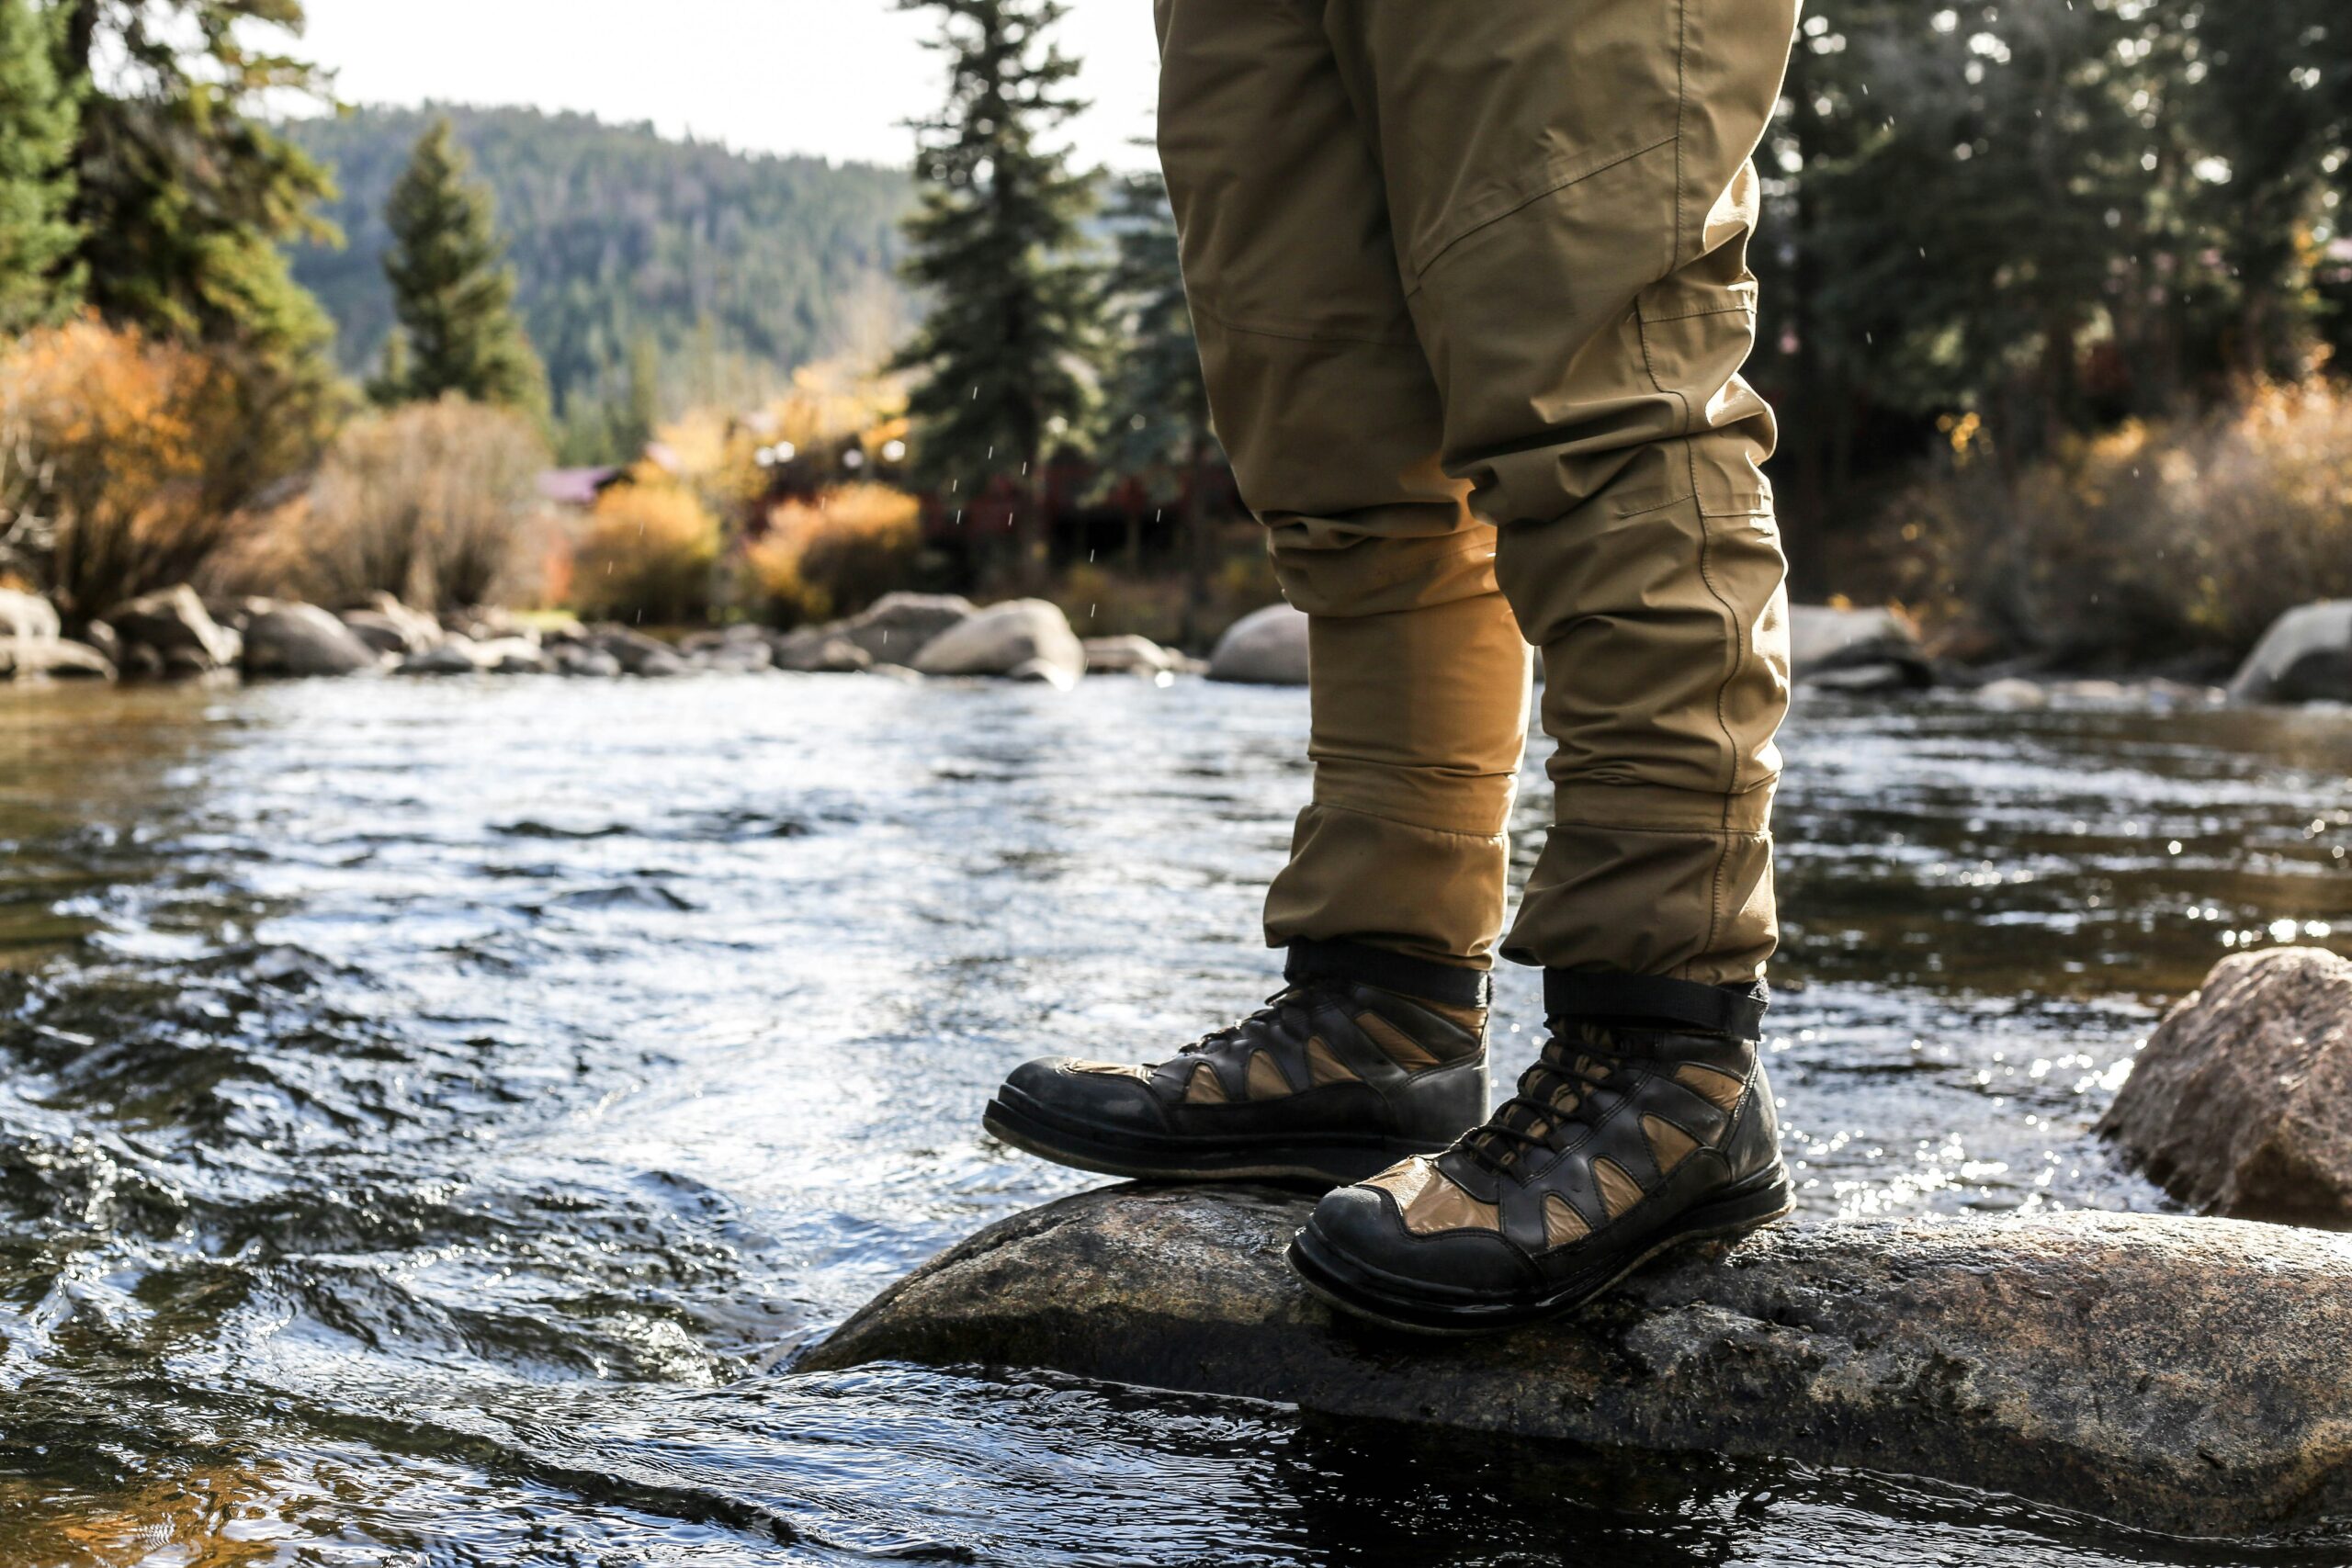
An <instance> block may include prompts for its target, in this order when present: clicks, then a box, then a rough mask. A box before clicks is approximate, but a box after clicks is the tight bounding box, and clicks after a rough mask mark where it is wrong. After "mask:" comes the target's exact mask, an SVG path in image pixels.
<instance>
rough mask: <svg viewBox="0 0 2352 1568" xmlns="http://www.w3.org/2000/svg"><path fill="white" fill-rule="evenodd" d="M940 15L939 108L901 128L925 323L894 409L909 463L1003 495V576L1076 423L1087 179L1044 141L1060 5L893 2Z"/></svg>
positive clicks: (1081, 389)
mask: <svg viewBox="0 0 2352 1568" xmlns="http://www.w3.org/2000/svg"><path fill="white" fill-rule="evenodd" d="M899 7H900V9H902V10H935V11H937V12H939V13H940V20H941V28H942V30H941V36H940V38H939V39H937V40H936V42H935V43H934V45H933V47H934V48H937V49H939V50H940V51H942V52H944V53H945V54H946V55H947V57H948V61H949V83H948V92H947V104H946V107H945V108H944V110H943V111H942V113H941V114H940V115H939V117H938V118H933V119H930V120H924V121H921V122H918V123H917V126H916V131H917V137H918V141H917V151H916V154H915V174H916V176H917V178H918V179H919V180H920V181H922V186H923V191H922V207H921V209H920V210H919V211H917V213H916V214H915V215H914V216H913V217H912V218H911V219H910V220H908V223H907V235H908V238H909V240H910V243H911V244H912V246H913V252H914V254H913V255H912V257H911V259H910V262H909V263H908V265H907V269H906V272H907V276H908V277H909V279H910V281H912V282H914V283H916V284H918V285H920V286H922V288H925V289H926V290H928V291H929V294H930V299H929V314H928V315H927V316H926V318H925V319H924V321H923V324H922V328H921V330H920V331H919V333H917V335H916V337H915V340H914V342H913V343H912V344H910V345H909V346H908V347H907V348H906V349H905V350H904V351H903V352H902V353H901V354H900V355H899V358H898V360H897V362H896V366H895V367H896V368H899V369H912V370H919V371H921V372H922V380H921V382H920V383H919V384H918V386H917V387H916V388H915V389H914V391H913V393H912V395H911V396H910V400H909V404H908V407H909V412H910V413H911V414H912V415H913V417H914V420H915V423H916V429H917V433H918V436H919V438H920V468H921V470H922V472H923V473H924V475H925V476H926V477H928V478H931V479H934V480H943V479H952V480H954V481H955V483H956V486H957V488H958V489H960V490H961V491H962V492H963V493H964V494H966V495H976V494H978V492H979V491H980V490H981V489H982V487H983V486H985V485H987V484H989V483H990V482H992V481H993V482H999V483H1001V484H1003V485H1005V486H1007V487H1008V488H1009V489H1010V490H1011V491H1012V496H1013V549H1014V559H1013V562H1012V571H1013V575H1014V576H1015V577H1016V578H1019V579H1022V580H1025V581H1035V577H1036V576H1037V574H1038V572H1039V571H1040V570H1041V569H1042V566H1043V564H1044V556H1045V528H1044V524H1045V520H1044V519H1043V518H1042V517H1041V516H1040V515H1039V508H1038V504H1037V484H1036V481H1037V479H1038V478H1039V477H1040V471H1041V467H1042V465H1043V463H1044V462H1045V460H1046V457H1047V456H1048V455H1049V454H1048V451H1047V443H1048V441H1049V440H1051V439H1053V438H1054V437H1056V436H1057V435H1058V434H1061V433H1062V432H1063V431H1065V430H1067V429H1068V428H1069V427H1070V426H1072V425H1075V424H1076V423H1079V422H1080V420H1081V419H1082V418H1084V416H1085V414H1086V412H1087V408H1088V404H1089V400H1090V391H1089V384H1088V383H1089V378H1088V375H1087V372H1086V369H1085V367H1086V365H1087V363H1088V361H1089V360H1090V359H1091V357H1092V356H1093V355H1095V354H1096V353H1097V351H1098V341H1097V339H1098V322H1099V311H1100V298H1099V294H1098V291H1097V289H1096V288H1095V286H1094V282H1093V278H1092V276H1091V270H1090V268H1089V267H1088V265H1087V264H1086V262H1085V259H1084V257H1083V254H1082V252H1083V235H1082V233H1081V231H1080V223H1081V221H1082V220H1084V219H1085V218H1086V217H1087V216H1088V214H1089V213H1090V212H1091V210H1092V209H1093V207H1094V200H1095V198H1094V182H1093V179H1092V177H1091V175H1088V174H1085V173H1080V172H1076V171H1073V170H1072V169H1071V168H1070V166H1069V153H1068V152H1066V151H1065V150H1063V149H1061V148H1059V147H1056V146H1053V145H1050V144H1048V142H1047V141H1046V138H1047V137H1049V136H1050V135H1051V134H1052V132H1053V131H1054V130H1056V129H1057V128H1058V127H1060V126H1061V125H1063V124H1064V123H1066V122H1067V121H1068V120H1069V118H1070V117H1071V116H1072V115H1074V114H1076V113H1077V112H1078V111H1079V110H1080V109H1081V108H1083V107H1085V106H1084V105H1083V104H1082V103H1081V102H1080V101H1079V100H1077V99H1074V98H1072V97H1070V96H1068V94H1067V93H1066V91H1065V88H1066V86H1067V85H1068V84H1069V80H1070V78H1071V77H1073V76H1074V75H1076V74H1077V72H1078V65H1077V62H1075V61H1072V60H1070V59H1069V57H1067V56H1065V55H1064V54H1063V53H1062V52H1061V51H1060V50H1059V49H1057V48H1056V47H1055V46H1054V45H1053V44H1052V43H1051V42H1050V41H1048V39H1047V37H1046V35H1047V33H1048V32H1049V30H1050V29H1051V28H1053V26H1054V25H1055V24H1056V23H1057V22H1058V21H1059V20H1061V18H1062V17H1063V15H1064V14H1065V12H1066V11H1067V9H1068V7H1067V6H1064V5H1063V4H1062V3H1061V0H899Z"/></svg>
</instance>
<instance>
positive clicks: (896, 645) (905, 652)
mask: <svg viewBox="0 0 2352 1568" xmlns="http://www.w3.org/2000/svg"><path fill="white" fill-rule="evenodd" d="M978 613H979V612H978V607H977V606H975V605H974V604H973V603H972V602H971V601H970V600H969V599H967V598H965V597H964V596H963V595H962V594H961V593H885V594H884V595H882V597H881V598H879V599H876V601H874V603H873V604H869V605H867V606H866V607H865V609H863V610H860V611H859V612H858V613H857V614H856V615H852V616H850V617H849V618H848V619H847V620H845V621H835V622H833V623H832V624H831V626H826V627H824V628H822V629H824V630H826V631H830V632H831V633H833V634H834V635H835V636H837V637H842V638H843V639H845V640H846V641H848V642H850V643H851V644H853V645H854V646H855V647H857V648H860V649H864V650H865V655H866V657H867V659H869V660H872V661H873V662H874V663H876V664H912V663H913V662H914V660H915V655H917V654H919V653H921V652H922V650H923V649H925V648H926V647H928V646H929V645H930V644H931V642H932V640H933V638H935V637H938V636H939V635H940V634H941V633H942V632H944V631H945V630H947V628H948V627H950V626H960V625H962V624H963V623H964V622H966V621H968V620H970V619H971V618H972V617H973V616H974V615H977V614H978Z"/></svg>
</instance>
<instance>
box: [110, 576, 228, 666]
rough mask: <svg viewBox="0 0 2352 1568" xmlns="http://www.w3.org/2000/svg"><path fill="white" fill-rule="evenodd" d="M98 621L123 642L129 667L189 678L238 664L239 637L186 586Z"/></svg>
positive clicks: (147, 595) (143, 597)
mask: <svg viewBox="0 0 2352 1568" xmlns="http://www.w3.org/2000/svg"><path fill="white" fill-rule="evenodd" d="M99 619H101V620H103V621H105V622H106V623H107V625H108V626H112V627H113V628H114V632H115V635H116V636H117V637H120V638H121V639H122V645H123V649H124V660H125V662H126V663H127V664H133V665H137V666H139V667H140V668H142V669H153V670H155V671H161V672H164V673H175V674H189V673H201V672H203V671H208V670H226V669H230V668H232V667H233V666H234V665H235V664H236V662H237V657H238V653H239V649H240V644H239V640H238V637H237V634H236V633H235V632H233V631H231V630H230V629H229V628H228V627H226V626H221V625H220V623H219V622H217V621H215V620H214V619H213V618H212V615H211V614H210V612H209V611H208V610H206V609H205V607H204V601H203V600H201V599H199V598H198V597H197V593H196V590H195V589H193V588H190V587H189V586H188V585H187V583H185V582H183V583H181V584H179V585H178V586H177V587H175V588H162V589H158V590H156V591H155V592H153V593H142V594H141V595H140V596H139V597H138V598H136V599H131V600H128V601H126V602H124V603H122V604H118V605H116V606H115V607H114V608H113V609H111V610H108V611H107V613H106V614H105V615H102V616H100V617H99ZM142 650H143V651H142Z"/></svg>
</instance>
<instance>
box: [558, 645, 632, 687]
mask: <svg viewBox="0 0 2352 1568" xmlns="http://www.w3.org/2000/svg"><path fill="white" fill-rule="evenodd" d="M548 657H549V658H551V659H553V660H555V671H556V673H557V674H559V675H578V676H583V677H591V678H605V679H609V678H611V677H613V676H615V675H617V674H619V673H620V672H621V661H620V660H617V659H615V658H614V657H613V656H612V655H611V654H609V653H606V652H605V650H604V649H601V648H592V647H590V646H589V645H588V644H587V643H584V642H560V643H557V644H555V645H554V646H553V647H551V648H550V649H548Z"/></svg>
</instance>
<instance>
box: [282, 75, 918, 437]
mask: <svg viewBox="0 0 2352 1568" xmlns="http://www.w3.org/2000/svg"><path fill="white" fill-rule="evenodd" d="M440 112H443V111H441V110H439V109H437V108H435V109H394V108H361V109H356V110H354V111H352V112H351V113H349V114H347V115H345V117H343V118H338V119H332V120H329V119H315V120H301V121H296V122H294V123H293V124H292V125H290V126H289V127H288V130H290V131H291V132H292V134H293V135H294V136H295V138H296V139H297V140H298V141H300V142H301V144H302V145H303V146H305V147H306V148H308V149H310V150H311V152H313V153H314V154H316V155H317V156H318V157H319V158H320V159H321V160H322V162H324V163H326V164H328V165H329V166H330V167H331V168H332V169H333V170H334V175H335V178H336V181H337V183H338V184H339V185H340V186H341V189H342V194H341V196H340V197H339V198H338V199H337V200H336V201H335V202H334V204H333V205H332V206H331V207H330V208H329V209H327V213H328V216H330V217H332V218H333V219H334V221H335V222H336V223H337V224H339V225H340V226H341V227H342V229H343V231H344V233H345V236H346V238H347V241H348V243H347V245H346V246H345V248H343V249H341V250H332V249H324V248H320V247H315V246H311V247H304V248H301V249H300V250H298V251H297V252H296V254H295V258H294V262H295V273H296V276H298V277H299V278H300V281H301V282H302V283H303V284H304V285H306V286H307V287H309V288H311V290H313V291H314V292H315V293H316V294H317V295H318V297H319V299H321V300H322V302H323V303H324V304H325V306H326V308H327V310H329V311H330V312H331V313H332V314H333V315H334V320H335V322H336V325H337V327H338V329H339V335H338V341H337V354H338V356H339V357H340V358H341V360H342V362H343V365H344V367H345V369H347V370H349V371H352V372H354V373H365V372H366V371H368V370H369V369H371V368H373V367H374V364H375V361H376V356H377V355H378V354H379V350H380V348H381V345H382V344H383V340H384V335H385V333H386V332H387V330H388V329H389V328H390V324H391V295H390V290H389V288H387V286H386V284H385V280H384V274H383V268H382V265H381V258H382V255H383V252H384V248H385V245H386V243H388V240H389V235H388V233H387V231H386V229H385V226H384V217H383V209H384V198H385V197H386V195H387V194H388V193H389V192H390V188H391V185H392V182H393V180H394V179H396V178H397V177H399V175H400V172H401V166H402V165H403V164H405V163H406V161H407V159H408V155H409V152H410V149H411V148H412V147H413V145H414V143H415V141H416V140H417V138H418V137H419V136H420V135H422V134H423V133H424V130H425V128H426V126H427V125H428V124H429V123H430V122H431V119H432V118H433V116H434V115H435V114H438V113H440ZM447 113H448V114H449V115H450V117H451V118H452V119H453V120H454V121H455V122H456V126H457V132H458V141H459V143H460V144H461V145H462V146H463V147H464V148H465V149H466V150H467V151H468V152H469V153H470V154H471V155H472V157H473V160H474V163H475V166H476V172H477V173H478V174H479V175H481V177H482V178H483V179H485V180H487V182H488V183H489V184H490V186H491V187H492V189H493V190H494V191H495V192H496V193H497V197H498V219H499V223H500V226H501V227H502V228H503V229H504V230H505V231H506V233H507V235H508V239H509V251H508V259H509V260H510V262H511V263H512V265H513V266H514V268H515V275H516V278H517V280H518V282H519V284H520V288H519V292H518V301H517V302H518V304H519V306H520V308H521V310H522V312H523V316H524V320H525V321H526V324H527V326H528V328H529V330H530V334H531V340H532V342H533V344H535V345H536V346H537V349H538V351H539V354H540V355H541V356H542V357H543V358H545V360H546V361H547V368H548V379H549V381H550V383H551V385H552V387H553V389H554V393H555V399H556V407H557V411H558V413H559V416H560V419H561V421H562V423H564V424H565V425H566V426H567V427H568V428H570V429H573V430H578V429H581V428H582V427H593V426H594V424H595V423H597V422H598V421H599V420H600V419H601V418H602V417H603V411H604V409H605V408H607V407H614V408H616V407H617V406H618V405H619V404H621V403H622V402H624V401H626V400H628V397H629V396H630V389H629V387H628V381H629V377H630V373H631V362H632V359H633V358H636V359H639V360H642V359H644V358H646V357H647V345H649V344H650V347H651V349H652V350H653V351H654V355H655V356H657V357H658V362H659V365H660V367H661V382H662V394H663V398H662V400H663V401H664V402H666V403H668V404H670V405H672V406H673V407H674V406H678V405H681V404H684V403H686V402H707V401H719V400H734V399H738V398H748V397H751V396H753V395H755V394H756V393H757V392H758V391H760V390H761V389H763V387H766V386H769V385H772V384H773V383H774V382H775V380H776V379H777V378H779V377H780V376H781V375H782V373H783V372H784V371H785V370H786V369H787V368H789V367H791V366H793V365H795V364H797V363H801V362H803V361H806V360H809V359H814V358H820V357H822V356H825V355H831V354H835V353H839V352H842V351H844V350H852V351H861V352H873V353H876V354H877V355H878V354H879V353H881V352H884V351H887V349H888V346H889V345H890V344H891V342H892V341H893V339H894V338H895V337H896V336H897V335H898V333H899V331H900V329H901V327H902V326H903V324H904V311H905V303H904V295H903V293H902V292H901V290H900V288H899V283H898V280H897V277H896V276H895V272H894V268H895V266H896V264H897V259H898V254H899V231H898V225H899V219H900V218H901V217H902V216H903V215H904V213H905V212H906V210H907V209H908V208H909V207H910V204H911V199H912V192H911V186H910V182H909V180H908V177H907V175H905V174H904V173H903V172H901V171H899V170H895V169H885V168H876V167H872V166H869V165H863V164H829V163H827V162H825V161H824V160H822V159H819V158H804V157H771V156H746V155H744V154H741V153H738V152H729V151H728V150H727V149H725V148H723V147H719V146H717V145H713V144H707V143H695V142H680V141H668V140H665V139H664V138H662V137H661V136H659V135H657V134H656V133H655V132H654V131H653V130H651V128H650V127H647V126H642V125H610V124H605V123H604V122H601V121H599V120H596V119H594V118H590V117H587V116H584V115H575V114H560V115H550V114H542V113H540V112H538V111H537V110H532V109H522V108H492V109H474V108H456V109H450V110H447Z"/></svg>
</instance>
